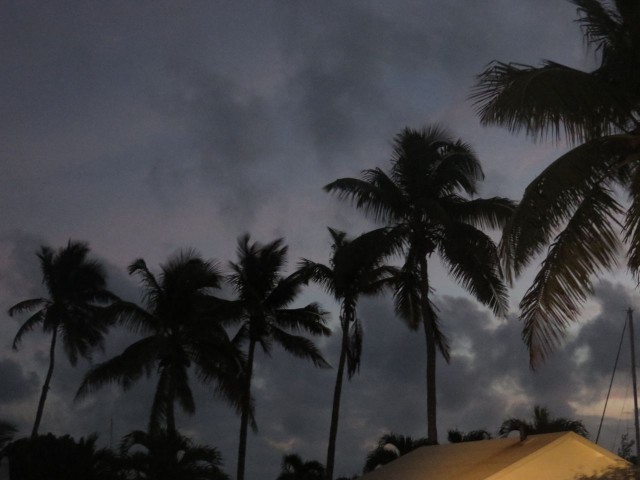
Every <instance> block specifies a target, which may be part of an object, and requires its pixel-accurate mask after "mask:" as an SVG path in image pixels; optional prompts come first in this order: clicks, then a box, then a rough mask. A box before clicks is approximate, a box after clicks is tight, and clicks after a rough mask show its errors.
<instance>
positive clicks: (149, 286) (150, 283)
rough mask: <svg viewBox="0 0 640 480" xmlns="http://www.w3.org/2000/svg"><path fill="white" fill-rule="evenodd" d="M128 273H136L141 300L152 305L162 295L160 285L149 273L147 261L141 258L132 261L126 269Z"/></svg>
mask: <svg viewBox="0 0 640 480" xmlns="http://www.w3.org/2000/svg"><path fill="white" fill-rule="evenodd" d="M127 270H128V272H129V275H134V274H135V275H138V276H139V277H140V281H141V283H142V290H143V301H144V302H145V303H146V304H147V305H154V304H157V303H158V302H159V301H160V298H161V297H162V287H161V286H160V284H159V283H158V280H157V279H156V277H155V275H154V274H153V273H151V270H149V267H147V263H146V262H145V261H144V259H142V258H138V259H137V260H135V261H133V262H132V263H131V264H130V265H129V268H128V269H127Z"/></svg>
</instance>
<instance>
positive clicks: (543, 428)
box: [498, 405, 589, 438]
mask: <svg viewBox="0 0 640 480" xmlns="http://www.w3.org/2000/svg"><path fill="white" fill-rule="evenodd" d="M522 428H524V433H525V434H528V435H535V434H539V433H555V432H574V433H577V434H578V435H582V436H583V437H585V438H588V437H589V432H588V431H587V429H586V428H585V426H584V424H583V423H582V422H581V421H580V420H570V419H567V418H563V417H557V418H556V417H552V416H551V414H550V413H549V409H547V408H546V407H541V406H540V405H535V406H534V407H533V417H532V419H531V421H530V422H529V421H527V420H523V419H521V418H513V417H512V418H508V419H506V420H505V421H504V422H502V425H501V426H500V430H499V432H498V434H499V435H501V436H507V435H508V434H509V432H511V431H513V430H520V429H522Z"/></svg>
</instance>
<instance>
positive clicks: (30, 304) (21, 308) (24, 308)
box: [7, 298, 49, 317]
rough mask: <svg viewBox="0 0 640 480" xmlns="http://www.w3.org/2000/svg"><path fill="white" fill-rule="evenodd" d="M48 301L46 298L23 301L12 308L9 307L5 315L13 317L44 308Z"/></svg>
mask: <svg viewBox="0 0 640 480" xmlns="http://www.w3.org/2000/svg"><path fill="white" fill-rule="evenodd" d="M48 303H49V301H48V300H47V299H46V298H32V299H30V300H23V301H22V302H18V303H16V304H15V305H14V306H13V307H11V308H10V309H9V310H8V312H7V313H9V316H11V317H13V316H14V315H20V314H22V313H26V312H30V311H32V310H34V309H36V308H39V307H46V305H47V304H48Z"/></svg>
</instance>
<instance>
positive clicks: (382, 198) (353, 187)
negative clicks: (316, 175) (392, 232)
mask: <svg viewBox="0 0 640 480" xmlns="http://www.w3.org/2000/svg"><path fill="white" fill-rule="evenodd" d="M324 190H325V191H326V192H329V193H336V195H337V196H338V198H339V199H340V200H347V201H350V202H352V203H353V204H354V205H355V206H356V207H357V208H358V209H360V210H362V211H363V212H365V214H367V215H371V216H372V217H373V218H374V219H375V220H379V221H388V220H392V219H393V218H396V217H397V216H398V215H399V214H400V212H402V209H403V205H404V199H403V197H402V194H401V193H400V192H399V191H398V189H397V186H395V184H394V183H393V181H392V180H391V179H390V178H389V177H388V176H387V175H386V174H385V173H384V172H383V171H382V170H380V169H379V168H377V169H374V170H365V171H364V172H362V179H356V178H340V179H338V180H335V181H334V182H331V183H329V184H328V185H325V187H324Z"/></svg>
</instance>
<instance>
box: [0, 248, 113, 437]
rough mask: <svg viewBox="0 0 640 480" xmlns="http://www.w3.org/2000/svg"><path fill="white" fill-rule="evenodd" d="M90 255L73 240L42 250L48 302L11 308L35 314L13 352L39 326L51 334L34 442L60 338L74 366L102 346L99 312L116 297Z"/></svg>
mask: <svg viewBox="0 0 640 480" xmlns="http://www.w3.org/2000/svg"><path fill="white" fill-rule="evenodd" d="M88 255H89V246H88V245H87V244H86V243H82V242H74V241H71V240H69V242H68V244H67V246H66V247H63V248H60V249H58V250H52V249H51V248H49V247H44V246H43V247H40V250H39V252H38V253H37V256H38V258H39V259H40V269H41V271H42V278H43V283H44V284H45V287H46V289H47V291H48V294H49V298H32V299H30V300H24V301H22V302H20V303H17V304H16V305H14V306H13V307H11V308H10V309H9V315H11V316H13V315H17V314H21V313H25V312H33V311H34V310H35V313H33V315H31V316H30V317H29V318H28V319H27V320H26V321H25V322H24V323H23V324H22V326H21V327H20V329H19V330H18V333H17V334H16V336H15V338H14V340H13V348H14V349H15V350H17V349H18V346H19V345H20V342H21V341H22V337H23V336H24V334H25V333H28V332H30V331H31V330H33V329H34V328H35V327H37V326H39V325H42V329H43V330H44V332H45V333H50V334H51V345H50V347H49V368H48V370H47V375H46V377H45V380H44V384H43V385H42V393H41V394H40V401H39V402H38V410H37V412H36V418H35V421H34V424H33V430H32V432H31V436H32V438H35V437H36V436H37V435H38V429H39V428H40V421H41V420H42V413H43V411H44V404H45V401H46V399H47V393H48V392H49V385H50V383H51V377H52V376H53V369H54V366H55V353H56V344H57V341H58V336H60V337H61V340H62V346H63V348H64V351H65V353H66V355H67V358H68V359H69V362H70V363H71V365H73V366H75V365H76V363H77V362H78V357H82V358H90V357H91V353H92V351H93V350H94V349H96V348H102V347H103V345H104V336H105V334H106V332H107V329H108V327H109V322H108V321H107V320H105V319H104V318H103V317H101V316H98V315H97V313H98V312H99V310H100V307H101V306H102V305H106V304H108V303H109V302H112V301H114V300H117V297H116V296H115V295H113V294H112V293H111V292H109V291H108V290H107V289H106V283H107V282H106V273H105V271H104V268H103V266H102V265H101V264H100V263H99V262H98V261H97V260H93V259H89V258H88Z"/></svg>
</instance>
